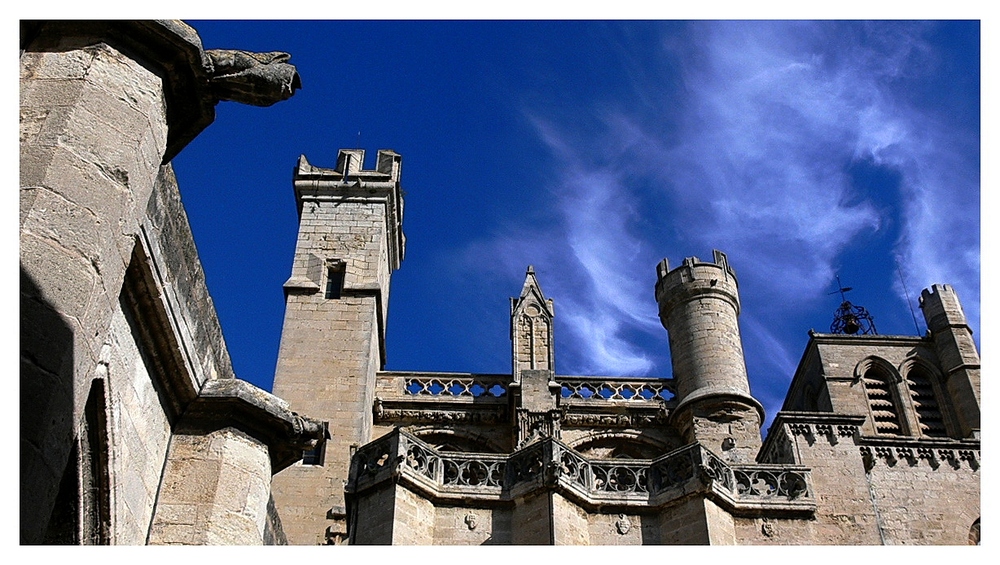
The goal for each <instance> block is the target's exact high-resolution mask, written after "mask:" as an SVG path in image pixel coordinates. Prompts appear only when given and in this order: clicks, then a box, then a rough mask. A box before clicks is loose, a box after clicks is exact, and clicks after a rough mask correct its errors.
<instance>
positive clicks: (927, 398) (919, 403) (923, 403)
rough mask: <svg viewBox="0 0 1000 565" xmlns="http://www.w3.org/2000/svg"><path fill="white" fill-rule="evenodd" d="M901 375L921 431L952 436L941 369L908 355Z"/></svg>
mask: <svg viewBox="0 0 1000 565" xmlns="http://www.w3.org/2000/svg"><path fill="white" fill-rule="evenodd" d="M899 374H900V375H902V377H903V384H904V385H906V386H905V390H906V392H907V396H908V397H909V400H910V404H912V406H913V412H914V414H915V415H916V418H917V426H918V430H915V431H919V434H917V435H922V436H931V437H948V425H947V424H946V419H947V415H948V407H947V406H946V402H945V399H946V398H947V397H946V395H944V394H942V393H943V390H942V388H941V383H942V376H941V372H940V371H939V370H938V369H937V367H935V366H934V365H932V364H931V363H929V362H927V361H926V360H925V359H922V358H920V357H908V358H907V359H905V360H904V361H903V362H902V363H900V365H899Z"/></svg>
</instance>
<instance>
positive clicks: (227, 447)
mask: <svg viewBox="0 0 1000 565" xmlns="http://www.w3.org/2000/svg"><path fill="white" fill-rule="evenodd" d="M270 477H271V463H270V460H269V457H268V450H267V446H266V445H264V444H263V443H261V442H260V441H259V440H256V439H254V438H252V437H250V436H248V435H246V434H245V433H243V432H240V431H239V430H236V429H234V428H224V429H221V430H216V431H213V432H209V433H205V434H201V433H199V434H191V435H189V434H184V433H180V434H176V435H174V437H173V439H172V440H171V444H170V451H169V454H168V460H167V465H166V466H165V468H164V470H163V484H162V486H161V488H160V496H159V502H158V504H157V506H156V514H155V516H154V517H153V524H152V527H151V528H150V534H149V543H150V544H151V545H160V544H184V545H192V544H194V545H260V544H262V543H263V541H264V529H265V524H266V522H267V505H268V500H269V498H270V496H269V493H270V484H269V483H270V481H269V479H270Z"/></svg>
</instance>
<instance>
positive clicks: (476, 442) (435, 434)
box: [413, 427, 505, 453]
mask: <svg viewBox="0 0 1000 565" xmlns="http://www.w3.org/2000/svg"><path fill="white" fill-rule="evenodd" d="M413 434H414V435H415V436H417V437H418V438H420V439H421V440H423V441H425V442H427V443H428V444H430V446H431V447H433V448H434V449H436V450H438V451H457V452H461V453H503V452H504V451H505V450H504V449H503V448H502V447H501V446H500V445H498V444H497V443H496V442H495V441H493V440H491V439H489V438H487V437H484V436H483V435H481V434H477V433H473V432H468V431H464V430H453V429H449V428H436V427H423V428H415V429H413Z"/></svg>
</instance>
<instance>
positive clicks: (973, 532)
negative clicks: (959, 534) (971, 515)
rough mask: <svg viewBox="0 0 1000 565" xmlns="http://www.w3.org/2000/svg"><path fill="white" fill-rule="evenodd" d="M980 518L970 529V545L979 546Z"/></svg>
mask: <svg viewBox="0 0 1000 565" xmlns="http://www.w3.org/2000/svg"><path fill="white" fill-rule="evenodd" d="M979 520H980V519H979V518H976V521H975V522H973V523H972V527H971V528H969V545H979Z"/></svg>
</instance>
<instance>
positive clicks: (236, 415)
mask: <svg viewBox="0 0 1000 565" xmlns="http://www.w3.org/2000/svg"><path fill="white" fill-rule="evenodd" d="M225 427H235V428H237V429H239V430H242V431H243V432H245V433H247V434H248V435H250V436H251V437H254V438H256V439H257V440H259V441H261V442H262V443H264V444H266V445H267V447H268V453H269V454H270V457H271V472H272V473H277V472H278V471H280V470H282V469H284V468H285V467H288V466H289V465H291V464H292V463H295V462H296V461H298V460H300V459H301V458H302V451H303V450H306V449H310V448H312V447H315V445H316V443H317V442H320V441H323V440H324V439H325V438H326V429H325V428H324V427H323V424H322V423H320V422H318V421H316V420H313V419H311V418H304V417H302V416H299V415H298V414H296V413H295V412H292V411H291V410H289V408H288V403H287V402H285V401H284V400H282V399H280V398H278V397H277V396H274V395H273V394H271V393H269V392H266V391H264V390H262V389H260V388H257V387H256V386H254V385H252V384H250V383H248V382H246V381H242V380H240V379H216V380H211V381H208V382H206V383H205V384H204V385H203V386H202V387H201V390H200V391H199V392H198V397H197V398H195V399H194V401H193V402H191V404H189V405H188V407H187V410H186V411H185V412H184V414H183V416H182V417H181V420H180V421H179V422H178V425H177V428H176V431H178V432H181V433H183V432H185V431H190V432H194V433H200V432H204V431H207V430H213V429H220V428H225Z"/></svg>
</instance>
